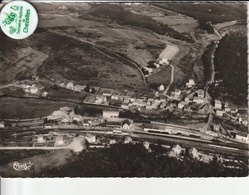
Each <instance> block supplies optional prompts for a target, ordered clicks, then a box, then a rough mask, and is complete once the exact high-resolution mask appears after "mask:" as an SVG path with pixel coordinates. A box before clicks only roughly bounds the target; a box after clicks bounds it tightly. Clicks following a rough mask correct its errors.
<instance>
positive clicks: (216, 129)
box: [213, 124, 220, 132]
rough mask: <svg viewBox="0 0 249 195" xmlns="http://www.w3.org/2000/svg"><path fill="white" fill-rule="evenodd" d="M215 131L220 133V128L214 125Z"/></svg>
mask: <svg viewBox="0 0 249 195" xmlns="http://www.w3.org/2000/svg"><path fill="white" fill-rule="evenodd" d="M213 130H214V131H217V132H218V131H219V130H220V126H219V125H216V124H214V125H213Z"/></svg>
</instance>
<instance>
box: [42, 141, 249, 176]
mask: <svg viewBox="0 0 249 195" xmlns="http://www.w3.org/2000/svg"><path fill="white" fill-rule="evenodd" d="M151 150H152V152H148V151H147V150H146V149H145V147H144V146H143V145H142V144H135V145H133V144H115V145H112V146H111V148H106V149H103V150H98V151H97V150H96V151H95V152H86V153H81V154H80V156H79V160H77V161H75V162H73V163H72V164H69V165H66V166H65V167H63V168H59V169H54V170H51V171H49V172H47V173H46V174H45V175H44V176H46V177H50V176H51V175H52V176H53V177H65V176H69V177H228V176H230V177H231V176H233V177H236V176H238V177H241V176H247V175H248V169H247V168H246V167H244V168H243V169H239V170H236V169H225V168H224V167H223V166H222V164H221V163H219V162H218V161H217V158H214V159H213V160H212V161H211V162H210V163H209V164H206V163H204V162H201V161H197V160H194V159H192V158H191V157H190V156H189V155H187V154H186V157H184V158H183V159H182V160H178V159H176V158H172V157H168V156H167V155H164V154H165V153H167V149H165V148H163V147H161V146H160V145H157V146H156V145H151Z"/></svg>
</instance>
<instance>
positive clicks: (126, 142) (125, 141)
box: [124, 137, 132, 144]
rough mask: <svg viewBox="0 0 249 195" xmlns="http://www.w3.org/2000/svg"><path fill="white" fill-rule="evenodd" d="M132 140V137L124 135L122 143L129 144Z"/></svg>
mask: <svg viewBox="0 0 249 195" xmlns="http://www.w3.org/2000/svg"><path fill="white" fill-rule="evenodd" d="M131 142H132V138H131V137H126V138H125V140H124V144H129V143H131Z"/></svg>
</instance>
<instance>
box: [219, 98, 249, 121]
mask: <svg viewBox="0 0 249 195" xmlns="http://www.w3.org/2000/svg"><path fill="white" fill-rule="evenodd" d="M214 109H215V113H216V115H217V116H219V117H225V116H226V117H228V118H230V119H232V120H233V121H235V122H238V123H239V124H242V125H244V126H247V125H248V113H247V112H246V113H243V114H240V113H239V109H238V108H237V107H236V106H234V105H230V106H229V104H228V103H227V102H226V103H224V102H221V101H220V100H215V101H214Z"/></svg>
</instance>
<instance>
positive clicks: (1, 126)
mask: <svg viewBox="0 0 249 195" xmlns="http://www.w3.org/2000/svg"><path fill="white" fill-rule="evenodd" d="M4 124H5V123H4V121H1V122H0V129H4V128H5V125H4Z"/></svg>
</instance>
